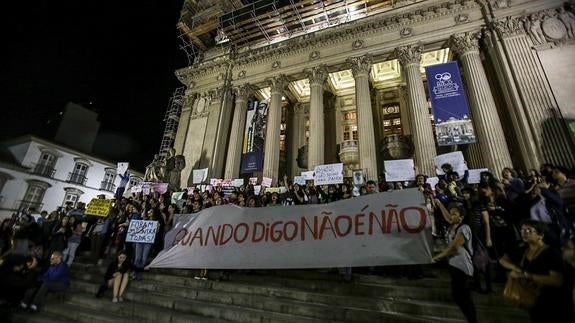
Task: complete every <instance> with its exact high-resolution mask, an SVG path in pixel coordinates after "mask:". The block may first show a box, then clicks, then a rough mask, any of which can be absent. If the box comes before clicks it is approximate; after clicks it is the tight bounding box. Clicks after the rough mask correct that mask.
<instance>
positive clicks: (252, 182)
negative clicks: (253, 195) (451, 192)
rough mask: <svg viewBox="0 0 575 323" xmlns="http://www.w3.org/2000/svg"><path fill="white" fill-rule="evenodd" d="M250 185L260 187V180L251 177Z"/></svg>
mask: <svg viewBox="0 0 575 323" xmlns="http://www.w3.org/2000/svg"><path fill="white" fill-rule="evenodd" d="M250 184H252V185H258V178H257V177H250Z"/></svg>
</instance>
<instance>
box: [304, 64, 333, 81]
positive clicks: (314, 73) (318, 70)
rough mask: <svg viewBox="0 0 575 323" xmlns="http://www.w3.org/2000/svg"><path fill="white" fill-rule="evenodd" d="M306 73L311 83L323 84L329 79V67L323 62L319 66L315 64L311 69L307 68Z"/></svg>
mask: <svg viewBox="0 0 575 323" xmlns="http://www.w3.org/2000/svg"><path fill="white" fill-rule="evenodd" d="M305 73H306V74H307V77H308V79H309V84H310V85H311V84H319V85H323V83H324V82H325V80H326V79H327V75H328V72H327V68H326V66H325V64H321V65H319V66H315V67H313V68H311V69H306V70H305Z"/></svg>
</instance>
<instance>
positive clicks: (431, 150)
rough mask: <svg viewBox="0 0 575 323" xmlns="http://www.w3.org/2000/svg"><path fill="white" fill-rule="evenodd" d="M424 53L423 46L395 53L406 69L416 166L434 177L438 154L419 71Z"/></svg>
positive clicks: (404, 48)
mask: <svg viewBox="0 0 575 323" xmlns="http://www.w3.org/2000/svg"><path fill="white" fill-rule="evenodd" d="M422 50H423V46H422V45H420V44H417V45H408V46H402V47H399V48H397V50H396V52H397V56H398V59H399V62H400V63H401V65H402V67H403V75H404V77H405V82H406V84H407V94H408V102H409V105H408V106H409V120H410V128H411V134H412V141H413V148H414V150H413V151H414V162H415V166H417V168H418V172H419V173H421V174H425V175H428V176H435V166H434V165H433V159H434V158H435V156H436V155H437V152H436V150H435V140H434V139H433V130H432V127H431V120H430V118H429V107H428V105H427V98H426V95H425V89H424V87H423V79H422V78H421V72H420V71H419V67H420V61H421V51H422Z"/></svg>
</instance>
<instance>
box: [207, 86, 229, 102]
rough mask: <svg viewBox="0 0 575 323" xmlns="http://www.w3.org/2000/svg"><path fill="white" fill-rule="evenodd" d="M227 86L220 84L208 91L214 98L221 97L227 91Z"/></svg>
mask: <svg viewBox="0 0 575 323" xmlns="http://www.w3.org/2000/svg"><path fill="white" fill-rule="evenodd" d="M225 89H226V88H225V86H218V87H217V88H214V89H211V90H209V91H208V96H209V97H210V98H211V99H212V100H214V99H217V98H221V97H222V95H224V92H225Z"/></svg>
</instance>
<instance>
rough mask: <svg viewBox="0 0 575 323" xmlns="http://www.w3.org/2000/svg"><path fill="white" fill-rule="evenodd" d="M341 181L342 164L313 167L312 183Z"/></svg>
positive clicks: (335, 182)
mask: <svg viewBox="0 0 575 323" xmlns="http://www.w3.org/2000/svg"><path fill="white" fill-rule="evenodd" d="M341 183H343V164H342V163H338V164H327V165H318V166H316V167H315V169H314V185H316V186H318V185H327V184H341Z"/></svg>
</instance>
